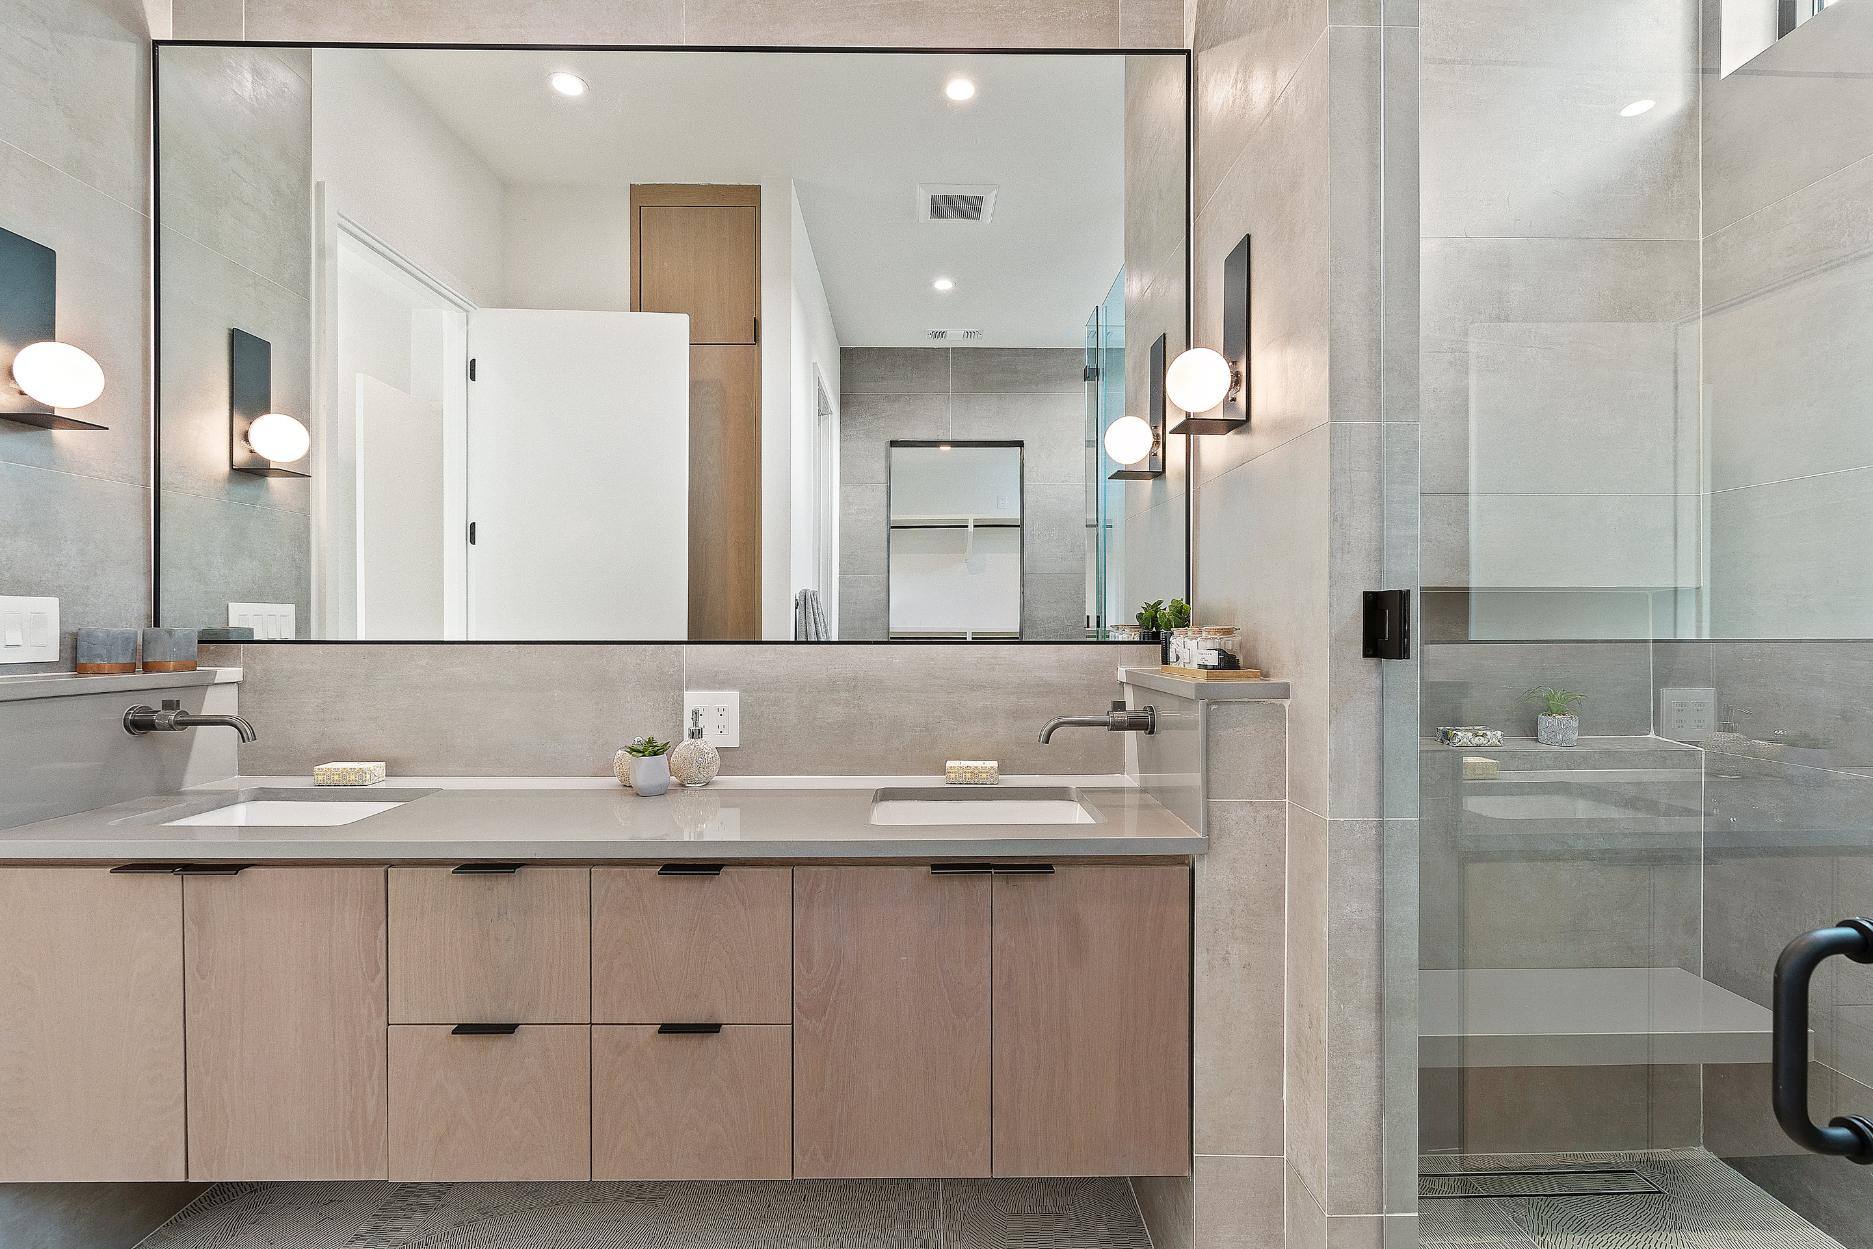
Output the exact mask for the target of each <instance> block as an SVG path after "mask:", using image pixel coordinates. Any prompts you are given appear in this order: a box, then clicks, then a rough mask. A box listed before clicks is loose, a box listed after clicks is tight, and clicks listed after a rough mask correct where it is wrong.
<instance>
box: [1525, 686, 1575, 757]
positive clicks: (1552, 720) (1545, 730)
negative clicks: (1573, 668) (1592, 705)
mask: <svg viewBox="0 0 1873 1249" xmlns="http://www.w3.org/2000/svg"><path fill="white" fill-rule="evenodd" d="M1523 697H1524V698H1531V699H1533V700H1535V701H1536V702H1538V703H1540V704H1541V706H1542V712H1541V714H1540V715H1539V716H1537V717H1535V737H1536V739H1537V740H1538V741H1540V742H1541V744H1542V745H1544V746H1572V745H1573V744H1574V743H1576V742H1578V741H1579V740H1580V717H1579V716H1577V715H1575V714H1574V708H1575V707H1576V706H1578V705H1580V704H1581V703H1584V702H1586V701H1587V696H1586V695H1585V694H1576V693H1574V692H1573V691H1572V690H1562V689H1556V688H1555V687H1554V686H1552V685H1544V686H1542V687H1541V688H1539V689H1532V690H1530V691H1528V693H1527V694H1524V695H1523Z"/></svg>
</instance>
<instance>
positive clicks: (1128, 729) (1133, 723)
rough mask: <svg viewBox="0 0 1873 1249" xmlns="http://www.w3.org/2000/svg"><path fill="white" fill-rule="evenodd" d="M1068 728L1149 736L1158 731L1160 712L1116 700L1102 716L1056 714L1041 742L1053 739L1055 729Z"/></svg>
mask: <svg viewBox="0 0 1873 1249" xmlns="http://www.w3.org/2000/svg"><path fill="white" fill-rule="evenodd" d="M1067 728H1081V729H1104V730H1106V731H1107V732H1108V733H1143V734H1145V735H1146V736H1147V737H1149V736H1150V735H1151V734H1153V733H1156V732H1157V731H1158V712H1157V708H1155V707H1140V708H1138V709H1136V710H1133V709H1132V708H1130V707H1127V706H1126V705H1125V704H1124V703H1122V702H1116V701H1115V702H1114V703H1113V704H1112V709H1111V710H1110V711H1108V712H1106V713H1105V714H1104V715H1102V716H1055V717H1054V718H1053V719H1051V720H1049V721H1048V722H1047V727H1046V728H1044V729H1042V730H1041V744H1042V745H1045V744H1046V743H1048V742H1050V741H1052V740H1053V736H1054V730H1055V729H1067Z"/></svg>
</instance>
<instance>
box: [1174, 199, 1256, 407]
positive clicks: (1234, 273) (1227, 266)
mask: <svg viewBox="0 0 1873 1249" xmlns="http://www.w3.org/2000/svg"><path fill="white" fill-rule="evenodd" d="M1251 297H1252V293H1251V291H1250V284H1249V236H1248V235H1246V234H1245V235H1243V236H1242V241H1241V242H1240V243H1237V244H1236V246H1235V249H1234V250H1233V251H1231V252H1230V253H1229V257H1228V259H1226V260H1224V261H1223V359H1225V360H1227V361H1229V368H1230V370H1231V371H1232V372H1233V373H1234V374H1235V384H1234V385H1233V386H1232V387H1231V388H1230V391H1229V397H1228V398H1227V399H1225V400H1223V402H1222V405H1221V406H1220V407H1218V408H1216V409H1215V410H1214V411H1213V412H1210V413H1205V414H1204V415H1202V416H1186V417H1184V419H1183V420H1181V421H1179V422H1178V423H1177V424H1176V425H1174V426H1172V427H1171V432H1172V433H1173V434H1227V433H1230V432H1232V431H1234V430H1238V429H1241V428H1242V427H1243V426H1245V425H1247V424H1248V423H1249V307H1250V300H1251Z"/></svg>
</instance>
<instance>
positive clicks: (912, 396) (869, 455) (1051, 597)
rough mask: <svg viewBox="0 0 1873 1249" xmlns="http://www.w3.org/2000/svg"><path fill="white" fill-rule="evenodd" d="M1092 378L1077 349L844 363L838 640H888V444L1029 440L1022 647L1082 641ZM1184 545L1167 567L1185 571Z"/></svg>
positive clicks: (846, 359)
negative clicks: (1027, 643) (1088, 378)
mask: <svg viewBox="0 0 1873 1249" xmlns="http://www.w3.org/2000/svg"><path fill="white" fill-rule="evenodd" d="M1089 311H1090V309H1089ZM1085 366H1086V356H1085V353H1084V352H1082V351H1078V350H1074V349H1070V348H1063V349H1053V348H1032V349H1022V348H1000V347H962V348H954V349H952V348H948V347H846V348H843V349H842V350H841V351H840V353H839V378H840V381H839V387H840V397H839V637H840V638H841V640H844V641H859V640H864V639H875V638H883V637H887V636H889V621H888V618H887V614H886V613H887V601H888V600H887V592H886V584H885V580H886V578H885V567H886V565H885V546H886V541H887V534H886V531H885V520H886V518H885V500H886V485H887V483H888V481H889V478H890V451H889V445H888V444H889V443H890V442H891V441H892V440H894V439H928V438H956V439H959V440H971V439H989V440H995V439H1008V438H1018V439H1021V440H1022V442H1023V443H1024V444H1025V445H1024V446H1023V448H1022V476H1023V480H1022V496H1023V497H1022V505H1023V513H1022V533H1021V560H1022V566H1021V597H1022V603H1021V635H1022V636H1023V637H1024V638H1029V639H1034V640H1061V641H1064V640H1067V639H1070V638H1083V637H1085V636H1086V561H1087V558H1088V556H1087V551H1088V549H1089V544H1090V542H1091V534H1092V530H1091V528H1090V527H1089V526H1088V524H1087V496H1086V460H1087V457H1086V384H1085V382H1084V381H1083V380H1082V370H1083V369H1084V368H1085ZM1181 538H1182V535H1181V534H1180V535H1179V543H1178V551H1177V552H1168V551H1167V552H1165V553H1164V558H1165V562H1166V563H1168V564H1171V565H1173V566H1175V565H1179V564H1181V562H1182V555H1181V549H1182V541H1181Z"/></svg>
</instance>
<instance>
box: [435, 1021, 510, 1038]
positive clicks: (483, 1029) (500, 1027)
mask: <svg viewBox="0 0 1873 1249" xmlns="http://www.w3.org/2000/svg"><path fill="white" fill-rule="evenodd" d="M518 1031H520V1025H519V1024H517V1023H458V1024H456V1025H455V1026H454V1027H453V1028H450V1029H449V1035H450V1036H513V1035H514V1034H515V1033H516V1032H518Z"/></svg>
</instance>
